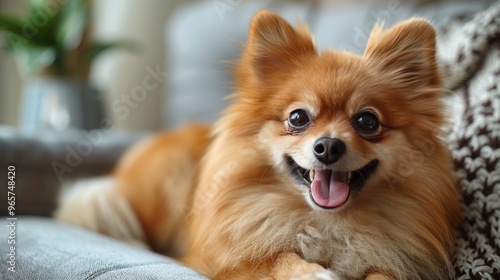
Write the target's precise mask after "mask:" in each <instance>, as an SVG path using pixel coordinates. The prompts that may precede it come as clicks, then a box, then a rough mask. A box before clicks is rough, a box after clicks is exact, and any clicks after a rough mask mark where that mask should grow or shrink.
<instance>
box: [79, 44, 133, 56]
mask: <svg viewBox="0 0 500 280" xmlns="http://www.w3.org/2000/svg"><path fill="white" fill-rule="evenodd" d="M113 49H123V50H128V51H134V52H135V51H137V50H138V49H139V47H138V46H137V44H135V43H133V42H130V41H116V42H109V43H95V44H94V45H93V46H92V47H91V48H90V52H89V56H90V59H95V58H96V57H98V56H99V55H101V54H103V53H105V52H106V51H109V50H113Z"/></svg>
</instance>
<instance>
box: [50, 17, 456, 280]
mask: <svg viewBox="0 0 500 280" xmlns="http://www.w3.org/2000/svg"><path fill="white" fill-rule="evenodd" d="M435 37H436V34H435V31H434V29H433V27H432V26H431V25H430V24H429V23H427V22H426V21H424V20H421V19H412V20H409V21H406V22H403V23H401V24H398V25H396V26H395V27H393V28H392V29H389V30H388V31H383V30H382V29H381V28H375V29H374V31H373V32H372V34H371V36H370V39H369V41H368V45H367V47H366V51H365V53H364V55H363V56H357V55H354V54H350V53H346V52H334V51H325V52H322V53H318V52H317V50H316V48H315V45H314V41H313V39H312V37H311V35H310V34H309V33H308V31H307V30H306V28H304V27H299V28H297V29H295V28H293V27H292V26H290V25H289V24H288V23H287V22H286V21H285V20H284V19H282V18H281V17H279V16H278V15H276V14H274V13H271V12H268V11H262V12H259V13H258V14H257V15H255V17H254V18H253V20H252V22H251V26H250V33H249V38H248V43H247V45H246V48H245V50H244V54H243V56H242V58H241V60H240V61H239V63H238V65H237V69H236V75H235V76H236V88H237V93H236V94H235V96H234V104H233V105H232V106H231V107H230V108H229V109H228V110H227V111H226V112H225V113H224V115H223V116H222V118H221V120H220V121H219V122H218V123H217V125H216V126H215V127H214V128H213V130H211V129H209V128H207V127H203V126H194V125H193V126H189V127H187V128H184V129H182V130H179V131H177V132H172V133H168V134H164V135H161V136H158V137H157V138H155V139H150V140H149V141H147V142H146V143H143V144H140V145H139V146H138V147H136V148H134V149H132V150H131V151H130V152H129V153H128V154H127V155H126V156H125V158H124V159H123V160H122V162H121V163H120V165H119V166H118V168H117V170H116V172H115V173H114V177H113V178H114V179H112V180H111V181H108V182H107V183H106V184H107V186H104V187H94V188H85V189H80V190H79V191H74V192H73V195H70V196H68V198H66V199H65V200H64V202H63V205H62V207H61V208H60V210H59V212H58V217H59V218H60V219H61V220H65V221H69V222H72V223H75V224H79V225H82V226H86V227H89V228H92V229H94V230H97V231H100V232H103V233H106V234H109V235H112V236H114V237H117V238H120V239H123V240H126V241H130V242H135V243H136V244H137V243H139V244H144V245H145V246H147V247H149V248H151V249H153V250H155V251H160V252H175V253H176V254H177V255H180V256H181V260H182V261H183V262H185V263H186V264H188V265H189V266H191V267H193V268H195V269H197V270H198V271H200V272H201V273H203V274H205V275H208V276H210V277H213V278H216V279H365V278H368V279H394V278H395V279H446V278H450V277H451V272H452V265H451V261H450V255H451V254H452V252H453V230H454V227H455V226H457V224H458V223H459V222H460V217H461V215H460V206H459V201H458V192H457V188H456V185H455V181H454V178H453V173H452V170H451V161H450V157H449V155H448V152H447V150H446V148H445V146H444V145H443V143H442V141H441V136H442V130H441V127H442V125H443V115H442V112H443V106H442V104H441V103H440V101H439V98H440V94H441V88H440V86H441V80H440V76H439V73H438V69H437V65H436V50H435V47H436V46H435V44H436V38H435ZM200 160H201V161H200ZM82 207H85V209H86V211H81V210H79V209H82ZM324 268H327V269H328V270H327V269H324ZM294 277H296V278H294Z"/></svg>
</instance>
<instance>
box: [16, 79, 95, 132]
mask: <svg viewBox="0 0 500 280" xmlns="http://www.w3.org/2000/svg"><path fill="white" fill-rule="evenodd" d="M102 103H103V102H102V96H101V94H100V92H99V91H98V90H97V89H96V88H94V87H93V86H91V85H89V84H88V83H86V82H83V81H81V80H76V79H69V78H67V79H66V78H55V77H36V78H32V79H30V80H29V81H28V82H27V83H26V85H25V88H24V96H23V103H22V104H21V106H22V108H21V124H20V125H21V128H22V129H24V130H64V129H70V128H76V129H86V130H91V129H95V128H99V127H100V126H99V123H100V122H101V120H102V119H103V117H104V115H103V110H102V107H103V106H102Z"/></svg>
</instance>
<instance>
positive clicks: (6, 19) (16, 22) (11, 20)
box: [0, 15, 24, 36]
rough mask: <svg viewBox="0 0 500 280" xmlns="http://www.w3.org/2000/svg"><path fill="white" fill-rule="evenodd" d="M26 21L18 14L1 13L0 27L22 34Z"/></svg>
mask: <svg viewBox="0 0 500 280" xmlns="http://www.w3.org/2000/svg"><path fill="white" fill-rule="evenodd" d="M23 25H24V22H23V21H22V20H21V19H20V18H19V17H17V16H13V15H0V29H4V30H6V31H8V32H12V33H14V34H17V35H19V36H21V35H22V34H23Z"/></svg>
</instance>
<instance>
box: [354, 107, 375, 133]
mask: <svg viewBox="0 0 500 280" xmlns="http://www.w3.org/2000/svg"><path fill="white" fill-rule="evenodd" d="M354 127H355V128H356V129H357V130H358V131H359V132H361V133H363V134H373V133H376V132H378V130H379V127H380V124H379V122H378V118H377V116H375V115H374V114H372V113H370V112H363V113H361V114H358V115H356V117H355V118H354Z"/></svg>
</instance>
